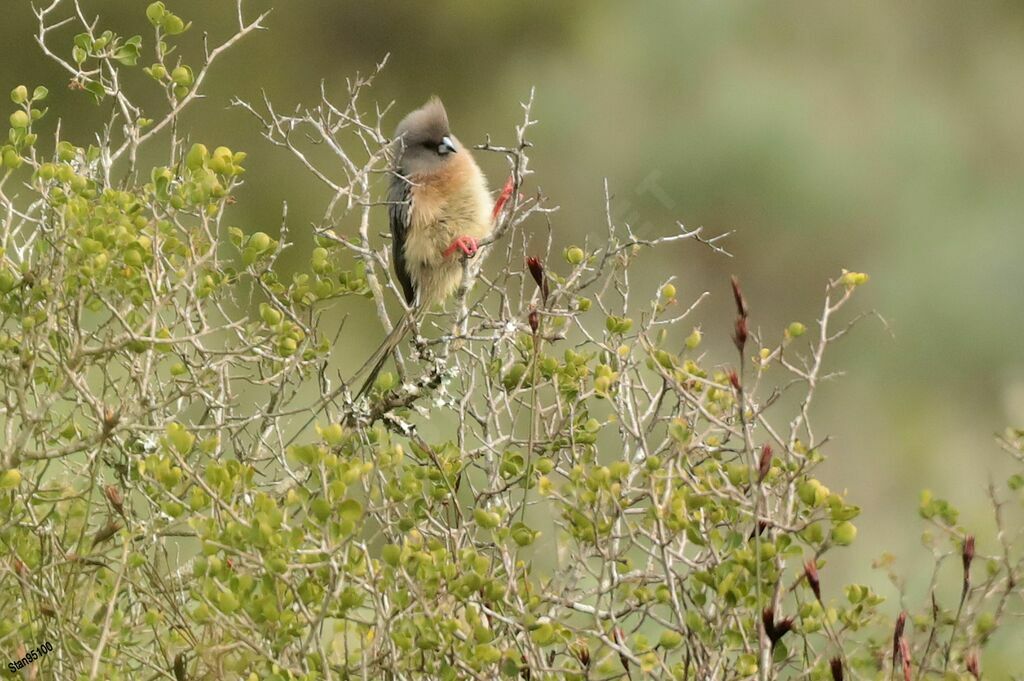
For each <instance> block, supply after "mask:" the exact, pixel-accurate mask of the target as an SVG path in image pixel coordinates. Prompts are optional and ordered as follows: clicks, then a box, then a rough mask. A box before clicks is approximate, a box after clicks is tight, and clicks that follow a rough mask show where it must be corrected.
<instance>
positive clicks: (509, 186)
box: [491, 175, 516, 220]
mask: <svg viewBox="0 0 1024 681" xmlns="http://www.w3.org/2000/svg"><path fill="white" fill-rule="evenodd" d="M515 188H516V178H515V177H513V176H512V175H509V176H508V180H506V181H505V186H504V187H502V188H501V194H499V195H498V200H497V201H495V202H494V213H492V214H491V219H492V220H497V219H498V214H499V213H501V209H502V208H504V207H505V204H506V203H507V202H508V200H509V199H510V198H512V191H513V190H514V189H515Z"/></svg>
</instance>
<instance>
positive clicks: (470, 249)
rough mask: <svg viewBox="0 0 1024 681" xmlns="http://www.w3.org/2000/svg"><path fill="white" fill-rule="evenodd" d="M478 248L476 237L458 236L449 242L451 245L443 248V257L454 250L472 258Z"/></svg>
mask: <svg viewBox="0 0 1024 681" xmlns="http://www.w3.org/2000/svg"><path fill="white" fill-rule="evenodd" d="M478 249H479V247H478V246H477V243H476V239H474V238H473V237H471V236H460V237H458V238H456V239H455V241H453V242H452V243H451V246H449V247H448V248H446V249H445V251H444V257H446V258H447V257H448V256H450V255H451V254H452V253H454V252H455V251H462V253H463V254H464V255H465V256H466V257H467V258H472V257H473V256H474V255H476V252H477V250H478Z"/></svg>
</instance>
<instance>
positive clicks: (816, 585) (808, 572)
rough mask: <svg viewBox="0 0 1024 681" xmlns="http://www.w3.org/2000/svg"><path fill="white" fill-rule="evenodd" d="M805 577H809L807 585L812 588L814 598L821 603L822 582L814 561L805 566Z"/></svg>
mask: <svg viewBox="0 0 1024 681" xmlns="http://www.w3.org/2000/svg"><path fill="white" fill-rule="evenodd" d="M804 576H805V577H807V583H808V584H809V585H810V586H811V591H813V592H814V597H815V598H817V599H818V602H819V603H820V602H821V581H820V580H819V579H818V566H817V565H816V564H815V563H814V560H809V561H807V562H806V563H805V564H804Z"/></svg>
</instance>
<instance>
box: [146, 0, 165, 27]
mask: <svg viewBox="0 0 1024 681" xmlns="http://www.w3.org/2000/svg"><path fill="white" fill-rule="evenodd" d="M165 14H167V8H166V7H164V3H162V2H154V3H152V4H151V5H150V6H149V7H147V8H146V18H147V19H149V23H151V24H153V26H159V25H160V22H161V21H162V20H163V18H164V15H165Z"/></svg>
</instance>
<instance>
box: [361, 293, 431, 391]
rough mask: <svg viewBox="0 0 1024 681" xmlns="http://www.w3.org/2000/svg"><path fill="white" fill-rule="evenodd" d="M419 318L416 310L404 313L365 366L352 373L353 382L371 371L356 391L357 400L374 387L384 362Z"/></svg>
mask: <svg viewBox="0 0 1024 681" xmlns="http://www.w3.org/2000/svg"><path fill="white" fill-rule="evenodd" d="M418 318H419V315H418V314H416V312H414V311H413V312H406V313H405V314H404V315H402V318H401V319H399V320H398V322H397V323H396V324H395V328H393V329H392V330H391V333H389V334H388V336H387V338H385V339H384V342H383V343H381V344H380V347H378V348H377V349H376V350H375V351H374V352H373V354H372V355H370V357H369V358H368V359H367V360H366V361H365V362H364V363H363V366H361V367H359V370H358V371H356V372H355V373H354V374H353V375H352V378H351V379H349V383H352V382H353V381H355V380H356V379H357V378H359V377H360V376H361V375H363V373H365V372H367V371H369V373H367V374H366V378H365V379H364V380H363V384H362V386H361V387H360V388H359V392H358V393H356V396H355V398H356V399H357V400H358V399H359V398H360V397H362V396H363V395H365V394H366V393H368V392H369V391H370V388H371V387H373V383H374V381H376V380H377V375H378V374H379V373H380V370H381V369H383V368H384V364H385V362H387V361H388V357H389V356H390V355H391V353H392V351H393V350H394V349H395V348H396V347H398V344H399V343H401V342H402V339H403V338H405V334H406V333H407V332H408V331H409V330H410V329H412V327H413V326H414V325H415V322H416V320H417V319H418Z"/></svg>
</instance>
